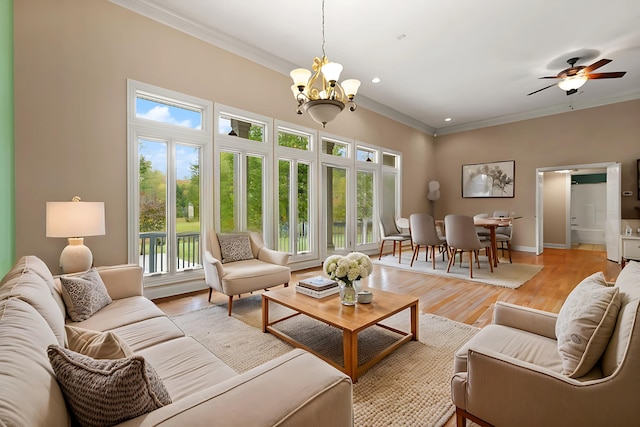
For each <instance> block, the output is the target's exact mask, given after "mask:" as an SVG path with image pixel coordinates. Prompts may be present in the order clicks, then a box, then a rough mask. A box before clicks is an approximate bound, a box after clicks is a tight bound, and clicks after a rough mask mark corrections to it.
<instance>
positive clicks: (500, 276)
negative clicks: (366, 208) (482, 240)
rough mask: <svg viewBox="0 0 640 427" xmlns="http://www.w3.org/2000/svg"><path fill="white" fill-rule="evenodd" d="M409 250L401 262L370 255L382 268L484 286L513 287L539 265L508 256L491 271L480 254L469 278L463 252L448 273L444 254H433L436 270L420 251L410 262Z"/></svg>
mask: <svg viewBox="0 0 640 427" xmlns="http://www.w3.org/2000/svg"><path fill="white" fill-rule="evenodd" d="M411 255H412V254H411V251H410V250H407V251H403V252H402V263H399V262H398V257H397V256H393V255H386V256H383V257H382V259H380V260H378V259H377V258H375V257H372V258H371V261H372V262H373V263H374V264H378V265H384V266H385V267H394V268H400V269H402V270H407V271H415V272H417V273H423V274H430V275H433V276H440V277H450V278H455V279H461V280H469V281H472V282H477V283H485V284H487V285H494V286H501V287H504V288H510V289H517V288H519V287H520V286H522V285H523V284H525V283H526V282H527V281H528V280H529V279H531V278H532V277H533V276H535V275H536V274H538V273H539V272H540V271H541V270H542V268H543V266H542V265H531V264H518V263H513V264H511V263H509V260H508V259H504V258H503V259H501V260H500V263H499V264H498V267H495V268H494V269H493V273H492V272H491V269H490V268H489V262H488V260H487V257H486V256H483V255H481V256H480V268H478V265H477V264H474V265H473V278H472V279H471V278H469V255H468V254H467V253H464V255H463V258H462V267H460V261H459V260H458V257H457V256H456V260H457V262H456V264H455V265H454V266H452V267H451V270H450V272H449V273H447V262H448V260H447V257H446V255H445V257H444V261H443V260H442V254H439V255H437V256H436V269H435V270H434V269H433V265H432V263H431V259H429V260H428V261H425V253H424V252H422V251H421V252H420V254H419V255H418V259H416V260H415V261H414V262H413V267H412V266H411V265H410V264H411Z"/></svg>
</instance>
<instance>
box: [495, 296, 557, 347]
mask: <svg viewBox="0 0 640 427" xmlns="http://www.w3.org/2000/svg"><path fill="white" fill-rule="evenodd" d="M557 318H558V315H557V314H556V313H551V312H548V311H542V310H536V309H534V308H529V307H523V306H521V305H515V304H509V303H506V302H502V301H498V302H496V304H495V307H494V310H493V323H494V324H496V325H503V326H509V327H511V328H516V329H520V330H523V331H527V332H531V333H534V334H536V335H542V336H544V337H547V338H551V339H554V340H555V339H556V320H557Z"/></svg>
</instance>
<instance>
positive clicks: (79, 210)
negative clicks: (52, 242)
mask: <svg viewBox="0 0 640 427" xmlns="http://www.w3.org/2000/svg"><path fill="white" fill-rule="evenodd" d="M80 200H81V199H80V197H78V196H75V197H74V198H73V199H72V201H71V202H47V215H46V216H47V218H46V221H47V231H46V235H47V237H66V238H67V239H68V242H69V244H68V245H67V246H66V247H65V248H64V249H63V250H62V253H61V254H60V267H62V271H63V272H64V273H76V272H79V271H86V270H88V269H90V268H91V266H92V265H93V254H92V253H91V250H90V249H89V248H88V247H86V246H85V245H84V237H86V236H104V234H105V225H104V202H81V201H80Z"/></svg>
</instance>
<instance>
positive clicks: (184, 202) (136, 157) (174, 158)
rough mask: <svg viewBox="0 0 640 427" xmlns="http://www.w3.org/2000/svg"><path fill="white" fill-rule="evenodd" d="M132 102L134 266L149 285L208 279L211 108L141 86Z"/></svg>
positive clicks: (132, 91) (131, 88) (135, 85)
mask: <svg viewBox="0 0 640 427" xmlns="http://www.w3.org/2000/svg"><path fill="white" fill-rule="evenodd" d="M128 94H129V95H128V96H129V140H128V146H129V159H130V161H129V165H130V166H129V175H130V176H131V177H135V179H130V180H129V185H130V190H129V201H130V203H129V210H130V212H129V222H130V227H129V230H130V232H129V261H130V262H133V263H138V264H140V265H141V266H142V267H143V269H144V274H145V276H147V278H146V279H145V285H146V286H153V285H154V284H162V283H166V282H173V281H177V280H181V279H178V278H177V275H180V276H182V277H183V279H182V280H185V279H189V278H190V277H193V278H196V277H201V276H202V271H201V270H202V250H203V248H202V245H201V242H203V241H204V240H203V234H204V231H205V229H206V228H207V227H206V226H204V224H203V223H202V222H201V218H203V213H204V212H208V209H207V205H208V204H210V203H211V201H210V198H207V196H206V194H207V191H203V187H204V188H207V187H208V188H210V185H208V184H207V182H206V180H203V179H202V175H203V172H204V175H205V176H207V175H208V176H210V169H211V167H210V165H211V162H210V161H209V162H207V161H205V159H206V158H207V157H208V156H210V153H211V148H210V144H211V142H210V141H211V137H210V135H211V110H212V105H211V103H210V102H207V101H204V100H199V99H197V98H193V97H190V96H187V95H183V94H178V93H175V92H172V91H168V90H165V89H162V88H157V87H152V86H150V85H146V84H143V83H139V82H134V81H129V82H128Z"/></svg>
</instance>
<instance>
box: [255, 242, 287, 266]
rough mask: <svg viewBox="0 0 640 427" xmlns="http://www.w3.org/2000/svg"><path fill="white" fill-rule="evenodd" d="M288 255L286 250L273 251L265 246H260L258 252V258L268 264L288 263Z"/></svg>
mask: <svg viewBox="0 0 640 427" xmlns="http://www.w3.org/2000/svg"><path fill="white" fill-rule="evenodd" d="M289 257H290V255H289V253H287V252H281V251H274V250H273V249H269V248H267V247H266V246H263V247H261V248H260V251H259V252H258V259H259V260H260V261H264V262H268V263H270V264H278V265H287V264H289Z"/></svg>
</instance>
